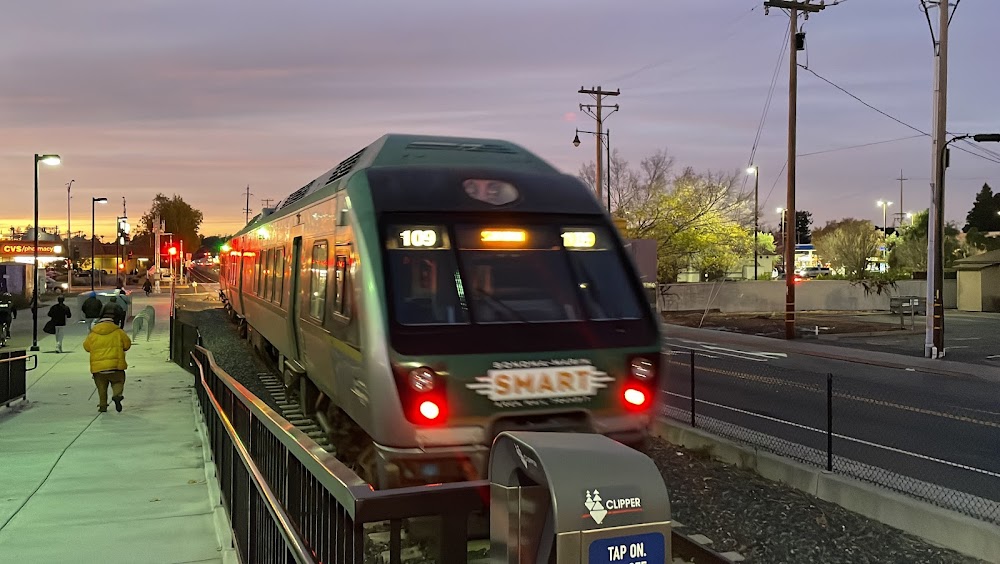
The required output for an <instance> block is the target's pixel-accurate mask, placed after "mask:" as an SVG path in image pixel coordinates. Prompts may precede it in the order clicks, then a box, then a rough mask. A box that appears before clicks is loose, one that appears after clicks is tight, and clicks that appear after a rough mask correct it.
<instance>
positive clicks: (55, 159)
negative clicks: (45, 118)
mask: <svg viewBox="0 0 1000 564" xmlns="http://www.w3.org/2000/svg"><path fill="white" fill-rule="evenodd" d="M39 162H42V163H45V164H47V165H49V166H55V165H57V164H59V163H60V162H62V159H60V158H59V155H39V154H38V153H35V166H34V168H35V249H34V261H33V263H32V264H33V265H34V267H33V268H34V269H33V272H32V276H34V277H35V282H34V283H33V284H32V285H31V350H33V351H37V350H38V163H39Z"/></svg>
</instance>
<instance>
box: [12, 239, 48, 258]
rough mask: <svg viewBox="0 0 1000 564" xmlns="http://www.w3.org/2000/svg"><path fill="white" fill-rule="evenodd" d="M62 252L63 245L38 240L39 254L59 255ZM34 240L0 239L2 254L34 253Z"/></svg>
mask: <svg viewBox="0 0 1000 564" xmlns="http://www.w3.org/2000/svg"><path fill="white" fill-rule="evenodd" d="M60 253H62V245H61V244H59V243H53V242H50V241H39V242H38V254H40V255H58V254H60ZM34 254H35V243H34V241H6V240H0V255H34Z"/></svg>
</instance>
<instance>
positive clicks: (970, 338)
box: [951, 337, 982, 341]
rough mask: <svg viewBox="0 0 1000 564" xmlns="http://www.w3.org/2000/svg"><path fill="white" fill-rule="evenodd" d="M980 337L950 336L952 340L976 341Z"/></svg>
mask: <svg viewBox="0 0 1000 564" xmlns="http://www.w3.org/2000/svg"><path fill="white" fill-rule="evenodd" d="M981 338H982V337H952V338H951V340H952V341H978V340H979V339H981Z"/></svg>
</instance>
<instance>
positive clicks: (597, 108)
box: [578, 86, 621, 213]
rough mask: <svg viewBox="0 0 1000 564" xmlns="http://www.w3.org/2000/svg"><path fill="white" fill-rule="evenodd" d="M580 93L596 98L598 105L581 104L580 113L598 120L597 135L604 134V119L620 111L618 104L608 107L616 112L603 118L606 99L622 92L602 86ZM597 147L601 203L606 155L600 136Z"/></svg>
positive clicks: (597, 181) (598, 187)
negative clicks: (603, 163)
mask: <svg viewBox="0 0 1000 564" xmlns="http://www.w3.org/2000/svg"><path fill="white" fill-rule="evenodd" d="M578 92H579V93H580V94H590V95H591V96H592V97H593V98H594V100H595V101H596V102H597V103H596V104H580V111H581V112H587V114H589V115H590V116H591V117H593V118H595V119H596V120H597V133H598V134H600V133H603V132H604V119H605V118H607V117H608V116H610V115H611V114H613V113H615V112H617V111H618V104H615V105H614V106H608V107H609V108H614V110H613V111H612V112H611V113H610V114H608V115H607V116H603V115H602V114H601V110H602V109H603V108H604V105H603V101H604V98H605V97H606V96H618V95H619V94H621V91H620V90H619V89H615V91H614V92H612V91H610V90H603V89H601V87H600V86H598V87H596V88H594V87H592V88H591V89H590V90H587V89H585V88H584V87H582V86H581V87H580V90H579V91H578ZM596 146H597V171H596V173H595V174H594V188H595V189H596V190H597V200H598V201H600V200H601V176H602V174H601V171H602V170H603V167H602V166H601V164H602V161H603V160H604V155H603V152H602V151H601V139H600V136H598V138H597V143H596ZM608 166H611V163H608ZM608 189H609V190H610V189H611V187H610V186H608ZM608 211H609V213H610V210H608Z"/></svg>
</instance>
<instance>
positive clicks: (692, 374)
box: [691, 351, 696, 427]
mask: <svg viewBox="0 0 1000 564" xmlns="http://www.w3.org/2000/svg"><path fill="white" fill-rule="evenodd" d="M694 397H695V396H694V351H691V426H692V427H695V426H696V425H695V420H694V404H695V399H694Z"/></svg>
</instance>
